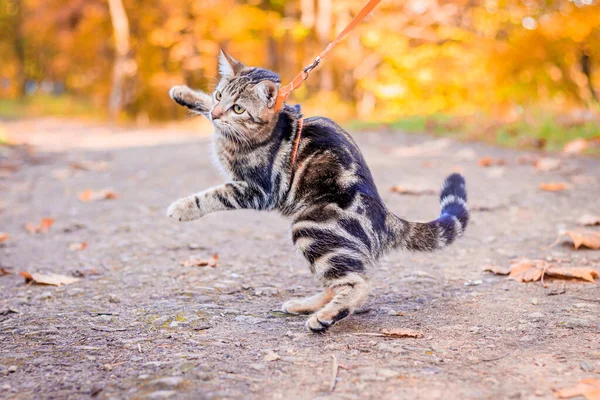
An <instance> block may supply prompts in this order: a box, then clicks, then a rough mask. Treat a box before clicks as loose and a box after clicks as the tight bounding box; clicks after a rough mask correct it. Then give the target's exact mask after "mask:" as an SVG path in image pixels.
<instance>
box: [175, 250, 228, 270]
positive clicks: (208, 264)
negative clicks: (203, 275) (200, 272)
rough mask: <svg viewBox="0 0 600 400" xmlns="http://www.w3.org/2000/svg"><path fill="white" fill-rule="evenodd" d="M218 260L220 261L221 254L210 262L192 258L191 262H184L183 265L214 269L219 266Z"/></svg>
mask: <svg viewBox="0 0 600 400" xmlns="http://www.w3.org/2000/svg"><path fill="white" fill-rule="evenodd" d="M218 260H219V254H218V253H215V254H213V256H212V257H211V258H210V259H209V260H201V259H199V258H192V259H189V260H184V261H182V262H181V265H182V266H184V267H212V268H215V267H216V266H217V261H218Z"/></svg>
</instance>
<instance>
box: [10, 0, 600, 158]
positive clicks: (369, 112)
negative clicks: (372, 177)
mask: <svg viewBox="0 0 600 400" xmlns="http://www.w3.org/2000/svg"><path fill="white" fill-rule="evenodd" d="M363 3H364V1H363V0H290V1H284V0H271V1H267V0H262V1H261V0H254V1H248V2H243V1H235V0H219V1H213V0H202V1H198V0H1V1H0V60H1V61H0V97H1V99H0V118H23V117H36V116H42V115H53V116H60V117H85V118H95V119H100V120H112V121H116V122H119V123H136V124H149V123H155V122H160V121H165V120H174V119H183V118H184V116H185V115H186V113H185V110H183V109H181V108H179V107H177V106H176V105H175V104H174V103H172V101H171V100H170V99H169V97H168V95H167V93H168V90H169V88H170V87H171V86H172V85H177V84H182V83H187V84H188V85H189V86H191V87H194V88H199V89H204V90H207V91H210V90H212V87H213V86H214V84H215V81H216V76H217V55H218V52H219V48H224V49H226V50H227V51H228V52H229V53H230V54H232V55H233V56H234V57H236V58H238V59H240V60H241V61H243V62H245V63H246V64H249V65H255V66H262V67H267V68H270V69H272V70H275V71H277V72H279V73H280V74H281V76H282V79H283V81H284V83H286V81H287V80H289V79H291V78H292V77H293V76H294V75H295V74H296V73H298V71H299V70H300V69H301V68H302V66H304V65H306V64H308V63H310V62H311V61H312V59H313V58H314V56H315V55H317V54H318V53H319V52H320V51H321V50H322V49H323V48H324V47H325V46H326V45H327V43H328V42H329V41H331V40H332V39H333V38H334V37H335V35H336V34H337V33H338V32H339V31H340V30H341V29H343V27H344V26H345V25H346V24H347V23H348V22H349V21H350V19H351V18H352V17H353V15H355V13H356V12H357V11H358V10H359V9H360V8H361V6H362V5H363ZM599 97H600V5H599V4H598V0H574V1H567V0H545V1H541V0H468V1H467V0H459V1H443V0H403V1H396V0H384V1H383V2H382V3H381V4H380V5H379V6H378V8H376V10H375V11H374V12H373V13H372V15H371V16H370V17H368V18H367V20H366V21H365V22H363V23H362V24H361V25H360V26H359V27H358V28H356V29H355V31H354V32H353V33H352V34H351V35H350V36H349V37H348V38H347V39H346V40H345V41H343V42H342V43H341V44H340V45H339V46H338V47H337V48H336V49H335V50H334V51H333V52H332V53H330V56H329V58H328V59H327V61H326V62H325V63H324V64H322V66H321V67H320V68H319V69H318V70H316V71H315V72H314V73H313V74H312V76H311V78H310V80H309V81H308V84H307V85H306V86H305V87H303V88H302V89H300V90H298V91H297V92H295V93H294V97H293V98H291V99H290V100H289V101H292V102H300V103H301V104H302V105H303V106H304V110H305V114H307V115H313V114H320V115H326V116H329V117H333V118H336V119H338V120H340V121H342V122H344V123H346V124H347V126H350V127H351V128H354V129H359V128H368V129H374V128H377V127H381V126H384V127H386V128H392V129H401V130H405V131H428V132H433V133H438V134H447V133H454V134H456V135H461V136H463V137H467V138H479V139H484V140H487V141H493V142H496V143H500V144H503V145H515V146H522V147H536V148H547V149H557V148H561V147H562V146H564V145H565V143H568V142H570V141H572V140H573V139H575V138H583V139H586V140H593V138H596V137H598V136H599V135H600V130H599V121H600V118H599V107H598V99H599Z"/></svg>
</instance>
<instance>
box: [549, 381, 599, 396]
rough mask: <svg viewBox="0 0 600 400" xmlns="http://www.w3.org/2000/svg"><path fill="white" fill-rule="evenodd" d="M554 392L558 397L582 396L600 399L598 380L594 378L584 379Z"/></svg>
mask: <svg viewBox="0 0 600 400" xmlns="http://www.w3.org/2000/svg"><path fill="white" fill-rule="evenodd" d="M554 394H556V397H558V398H559V399H570V398H571V397H576V396H583V397H585V398H586V399H587V400H600V381H598V380H597V379H594V378H588V379H584V380H582V381H580V382H579V383H578V384H577V385H575V386H571V387H568V388H565V389H561V390H556V391H555V393H554Z"/></svg>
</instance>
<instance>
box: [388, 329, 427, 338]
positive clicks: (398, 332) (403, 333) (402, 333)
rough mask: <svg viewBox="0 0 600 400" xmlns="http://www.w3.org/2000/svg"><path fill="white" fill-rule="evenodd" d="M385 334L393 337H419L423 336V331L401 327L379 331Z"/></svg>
mask: <svg viewBox="0 0 600 400" xmlns="http://www.w3.org/2000/svg"><path fill="white" fill-rule="evenodd" d="M381 332H382V333H383V334H384V335H385V336H389V337H395V338H403V337H409V338H421V337H423V332H420V331H415V330H412V329H402V328H394V329H383V330H382V331H381Z"/></svg>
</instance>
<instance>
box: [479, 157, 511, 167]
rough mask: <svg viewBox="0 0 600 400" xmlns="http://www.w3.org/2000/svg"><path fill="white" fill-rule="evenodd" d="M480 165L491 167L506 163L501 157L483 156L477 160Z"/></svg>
mask: <svg viewBox="0 0 600 400" xmlns="http://www.w3.org/2000/svg"><path fill="white" fill-rule="evenodd" d="M478 164H479V166H480V167H492V166H495V165H496V166H500V165H504V164H506V161H505V160H504V159H503V158H493V157H483V158H480V159H479V161H478Z"/></svg>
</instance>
